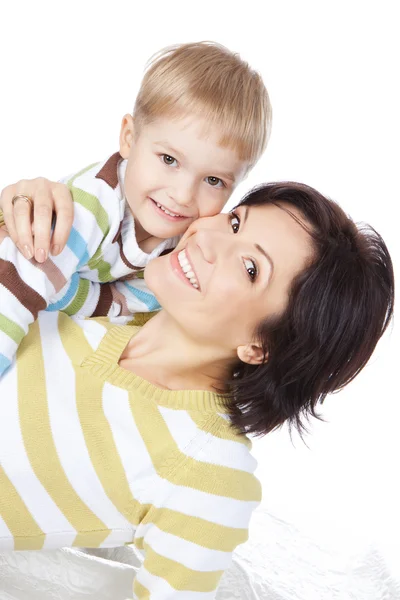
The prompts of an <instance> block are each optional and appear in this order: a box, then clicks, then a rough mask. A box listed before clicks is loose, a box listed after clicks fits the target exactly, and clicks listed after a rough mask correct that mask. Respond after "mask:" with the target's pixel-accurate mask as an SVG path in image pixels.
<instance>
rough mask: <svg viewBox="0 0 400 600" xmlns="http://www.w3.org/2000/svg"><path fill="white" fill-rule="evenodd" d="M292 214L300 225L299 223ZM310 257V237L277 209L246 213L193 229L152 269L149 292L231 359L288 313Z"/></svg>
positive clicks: (197, 223)
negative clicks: (263, 325) (262, 327)
mask: <svg viewBox="0 0 400 600" xmlns="http://www.w3.org/2000/svg"><path fill="white" fill-rule="evenodd" d="M284 208H286V209H288V210H289V211H291V212H292V213H293V214H294V215H295V216H296V217H297V218H299V219H300V220H301V221H302V222H303V223H304V222H305V221H304V219H303V217H302V215H301V214H300V213H299V212H298V211H297V210H296V209H295V208H294V207H292V206H289V205H286V206H284ZM311 256H312V244H311V237H310V236H309V234H308V233H307V232H306V231H305V230H304V229H303V227H301V225H299V223H297V222H296V220H295V219H294V218H293V217H292V216H291V215H290V214H288V213H287V212H286V210H283V209H282V208H280V207H279V206H275V205H272V204H271V205H265V206H254V207H246V206H241V207H239V208H238V209H236V210H235V211H234V212H232V213H228V214H220V215H217V216H215V217H207V218H203V219H198V220H197V221H195V222H194V223H193V224H192V225H191V226H190V228H189V229H188V230H187V232H186V233H185V235H184V237H183V238H182V240H181V241H180V243H179V245H178V247H177V248H176V249H175V250H174V251H173V252H172V253H171V254H167V255H165V256H162V257H159V258H157V259H155V260H153V261H151V262H150V263H149V265H148V266H147V267H146V270H145V280H146V283H147V285H148V287H149V288H150V289H151V290H152V291H153V293H154V294H155V295H156V297H157V299H158V301H159V302H160V304H161V306H162V307H163V308H164V309H165V310H166V311H167V312H168V313H169V314H170V316H171V317H172V318H173V319H174V320H175V321H176V322H178V324H179V325H180V326H181V327H182V329H183V330H184V331H185V332H186V333H187V334H188V335H190V336H191V337H193V338H194V339H195V340H196V341H197V342H198V343H199V344H207V345H208V344H211V345H217V346H218V347H223V348H224V349H226V350H228V351H232V350H234V349H236V348H238V346H240V345H243V344H248V343H251V341H252V338H253V334H254V331H255V329H256V327H257V326H258V325H259V323H260V322H261V321H262V320H264V319H265V318H267V317H270V316H273V315H277V314H280V313H282V312H283V311H284V309H285V307H286V304H287V301H288V293H289V290H290V286H291V283H292V281H293V279H294V278H295V277H296V275H298V274H299V273H300V272H301V271H302V270H303V269H304V268H305V266H306V264H307V261H308V260H309V259H310V257H311Z"/></svg>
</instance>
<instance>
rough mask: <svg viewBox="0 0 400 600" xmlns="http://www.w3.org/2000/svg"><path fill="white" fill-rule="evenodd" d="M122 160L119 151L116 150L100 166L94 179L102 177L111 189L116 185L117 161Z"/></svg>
mask: <svg viewBox="0 0 400 600" xmlns="http://www.w3.org/2000/svg"><path fill="white" fill-rule="evenodd" d="M121 160H122V156H121V155H120V153H119V152H116V153H115V154H113V155H112V156H110V158H109V159H108V161H107V162H106V163H105V164H104V165H103V166H102V168H101V169H100V171H99V172H98V173H97V175H96V179H102V180H103V181H105V182H106V183H107V184H108V185H109V186H110V187H111V188H112V189H113V190H115V188H116V187H117V185H118V183H119V182H118V163H119V162H120V161H121Z"/></svg>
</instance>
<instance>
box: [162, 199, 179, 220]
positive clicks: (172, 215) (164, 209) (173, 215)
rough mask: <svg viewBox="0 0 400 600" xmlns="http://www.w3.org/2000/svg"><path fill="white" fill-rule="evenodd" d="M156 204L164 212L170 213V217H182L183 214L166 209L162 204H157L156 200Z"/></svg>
mask: <svg viewBox="0 0 400 600" xmlns="http://www.w3.org/2000/svg"><path fill="white" fill-rule="evenodd" d="M156 205H157V207H158V208H161V210H163V211H164V212H165V214H167V215H170V217H182V216H183V215H178V214H177V213H173V212H171V211H170V210H167V209H166V208H164V206H163V205H162V204H159V203H158V202H156Z"/></svg>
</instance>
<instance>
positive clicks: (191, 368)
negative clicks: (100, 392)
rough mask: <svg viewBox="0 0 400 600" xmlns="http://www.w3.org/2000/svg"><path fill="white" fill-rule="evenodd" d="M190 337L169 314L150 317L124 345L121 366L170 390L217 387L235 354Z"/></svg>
mask: <svg viewBox="0 0 400 600" xmlns="http://www.w3.org/2000/svg"><path fill="white" fill-rule="evenodd" d="M223 354H224V353H223V352H222V351H221V349H216V348H213V347H211V346H209V345H206V344H204V345H202V344H199V342H198V340H196V341H195V340H192V339H190V338H189V337H188V336H187V335H186V334H185V332H183V331H182V329H180V327H179V326H178V325H177V324H176V322H175V321H173V320H172V319H171V318H170V317H169V315H168V314H167V313H166V312H164V311H161V312H160V313H158V314H157V315H155V316H154V317H152V318H151V319H150V320H149V321H148V322H147V323H146V324H145V325H144V326H143V327H142V329H141V331H140V332H139V333H138V334H137V335H136V336H134V337H133V338H132V339H131V341H130V342H129V344H128V346H127V347H126V348H125V350H124V352H123V354H122V356H121V358H120V362H119V364H120V366H121V367H123V368H124V369H127V370H129V371H132V372H134V373H136V374H137V375H139V376H140V377H143V379H146V380H147V381H150V383H153V384H154V385H156V386H158V387H161V388H164V389H170V390H183V389H199V390H200V389H203V390H204V389H205V390H212V391H214V390H215V389H218V390H220V388H221V386H222V385H223V384H222V382H223V381H224V380H226V379H227V378H229V377H230V375H231V368H232V363H233V361H234V358H235V357H234V356H232V357H227V356H226V353H225V354H224V355H223Z"/></svg>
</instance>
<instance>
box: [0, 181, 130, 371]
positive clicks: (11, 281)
mask: <svg viewBox="0 0 400 600" xmlns="http://www.w3.org/2000/svg"><path fill="white" fill-rule="evenodd" d="M69 187H70V190H71V192H72V195H73V199H74V222H73V226H72V229H71V232H70V236H69V238H68V242H67V245H66V247H65V248H64V250H63V251H62V252H61V253H60V254H59V255H58V256H50V257H49V258H48V259H47V261H46V262H44V263H38V262H36V261H35V260H34V259H31V260H27V259H26V258H25V257H24V256H23V255H22V254H21V253H20V252H19V251H18V248H17V247H16V246H15V244H14V243H13V241H12V240H11V238H10V237H8V236H7V237H4V239H2V240H0V242H1V243H0V377H1V375H2V373H4V371H5V370H6V369H7V368H8V367H9V366H10V364H11V362H12V360H13V357H14V355H15V353H16V351H17V348H18V345H19V343H20V342H21V340H22V338H23V337H24V336H25V335H26V333H27V331H28V327H29V325H30V324H31V323H32V322H33V321H34V320H35V319H36V318H37V315H38V312H39V311H40V310H44V309H46V308H47V307H48V306H49V305H50V304H51V305H52V306H51V310H64V311H65V312H69V313H70V314H75V313H76V312H79V308H82V306H81V305H82V303H83V301H84V300H85V301H86V299H87V298H88V297H91V300H92V302H93V303H94V302H95V297H94V296H95V295H96V293H98V292H97V290H96V288H95V287H94V286H93V285H92V282H89V281H87V280H86V281H83V279H84V277H85V273H84V272H85V266H87V265H89V266H91V267H94V266H95V265H96V263H97V262H98V261H99V260H100V258H101V250H102V244H103V242H104V240H105V239H106V237H107V236H110V235H112V227H111V226H112V225H113V223H112V217H110V216H109V213H108V212H107V211H106V210H105V208H104V206H102V204H101V203H100V201H99V200H98V199H97V198H96V197H95V196H94V194H92V193H88V192H86V191H84V190H82V189H79V188H76V187H75V186H74V181H73V179H71V180H70V182H69ZM111 214H112V213H111ZM118 225H119V221H118V222H117V223H116V224H115V225H114V226H115V228H117V227H118ZM90 293H91V296H90Z"/></svg>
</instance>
